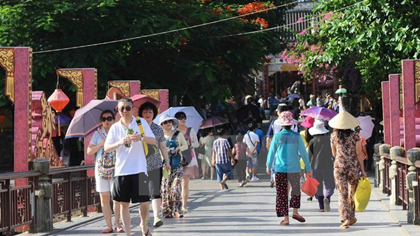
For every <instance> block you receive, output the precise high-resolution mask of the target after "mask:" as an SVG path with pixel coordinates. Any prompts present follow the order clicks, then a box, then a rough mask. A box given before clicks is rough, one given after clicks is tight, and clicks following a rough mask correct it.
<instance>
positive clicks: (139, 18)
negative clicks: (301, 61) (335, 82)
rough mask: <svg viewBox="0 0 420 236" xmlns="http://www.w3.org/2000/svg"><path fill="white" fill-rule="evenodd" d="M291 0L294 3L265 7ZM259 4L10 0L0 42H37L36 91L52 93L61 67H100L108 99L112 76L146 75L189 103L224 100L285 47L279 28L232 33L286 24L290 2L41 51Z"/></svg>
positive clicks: (147, 83) (0, 19)
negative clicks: (272, 8) (273, 7)
mask: <svg viewBox="0 0 420 236" xmlns="http://www.w3.org/2000/svg"><path fill="white" fill-rule="evenodd" d="M286 2H291V1H290V0H274V1H270V2H258V3H259V4H260V5H258V7H263V8H264V7H265V8H269V7H270V6H272V5H271V4H275V5H280V4H284V3H286ZM247 4H248V5H247ZM261 4H263V5H261ZM245 6H247V8H246V9H245ZM255 6H256V5H255V4H254V1H239V0H237V1H234V0H230V1H222V0H219V1H217V0H214V1H209V0H178V1H176V0H172V1H168V0H50V1H45V0H23V1H17V0H6V1H4V0H3V1H2V6H0V45H1V46H30V47H32V48H33V51H34V52H35V54H34V66H33V68H34V76H33V78H34V89H37V90H44V91H46V92H47V94H51V92H52V90H53V89H54V88H53V87H52V86H50V85H51V84H53V83H54V82H53V81H55V78H56V77H55V69H56V68H80V67H82V68H83V67H95V68H97V69H98V77H99V95H100V97H103V96H104V94H105V92H106V89H107V81H109V80H115V79H129V80H138V79H139V80H141V82H142V88H168V89H169V90H170V94H171V96H174V95H177V96H178V97H184V103H190V104H194V102H193V101H199V100H200V99H203V98H205V99H206V100H207V101H216V100H219V99H223V98H225V97H228V96H230V95H232V94H233V93H234V92H240V91H242V90H243V87H244V84H245V83H247V82H248V79H250V76H249V75H250V74H251V73H250V72H251V71H252V69H260V68H261V66H262V64H263V59H264V58H265V56H266V55H268V54H272V53H278V52H279V51H281V50H282V46H281V45H280V44H279V43H278V38H279V36H280V33H279V32H274V31H268V32H264V33H258V34H252V35H242V36H231V37H224V36H225V35H232V34H238V33H242V32H248V31H255V30H259V29H261V28H262V27H267V26H270V27H271V26H275V25H281V24H283V20H282V19H283V18H282V15H283V14H284V13H285V11H286V10H287V8H278V9H276V10H272V11H267V12H262V13H258V14H255V15H252V16H246V17H244V18H242V19H233V20H228V21H223V22H220V23H217V24H210V25H206V26H204V27H198V28H194V29H189V30H180V31H176V32H173V33H170V34H164V35H158V36H153V37H147V38H142V39H138V40H132V41H125V42H119V43H114V44H107V45H102V46H96V47H88V48H80V49H77V50H65V51H58V52H51V53H39V54H37V53H36V52H42V51H44V50H49V49H56V48H66V47H73V46H79V45H86V44H92V43H99V42H106V41H112V40H118V39H124V38H130V37H136V36H140V35H148V34H155V33H159V32H164V31H168V30H175V29H179V28H183V27H187V26H193V25H198V24H203V23H206V22H212V21H215V20H220V19H225V18H228V17H232V16H237V15H238V14H241V13H240V12H241V11H240V10H242V11H248V12H252V11H255V10H258V7H255ZM252 7H254V8H252ZM238 10H239V11H238ZM261 19H263V20H261ZM267 22H268V25H266V23H267ZM3 88H4V86H3ZM3 88H2V89H3ZM2 99H3V100H2V101H3V102H4V97H3V98H2Z"/></svg>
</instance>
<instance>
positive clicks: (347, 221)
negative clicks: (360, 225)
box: [340, 220, 350, 229]
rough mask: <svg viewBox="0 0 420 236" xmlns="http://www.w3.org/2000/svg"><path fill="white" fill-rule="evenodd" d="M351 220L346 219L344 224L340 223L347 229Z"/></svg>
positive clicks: (342, 227) (341, 226)
mask: <svg viewBox="0 0 420 236" xmlns="http://www.w3.org/2000/svg"><path fill="white" fill-rule="evenodd" d="M349 224H350V221H349V220H346V221H344V223H343V224H342V225H340V228H341V229H347V228H348V227H349Z"/></svg>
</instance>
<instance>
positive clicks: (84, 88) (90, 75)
mask: <svg viewBox="0 0 420 236" xmlns="http://www.w3.org/2000/svg"><path fill="white" fill-rule="evenodd" d="M57 74H58V75H60V76H62V77H64V78H67V79H68V80H70V82H72V83H73V84H74V85H75V86H76V88H77V93H76V97H77V99H76V104H77V106H78V107H79V108H81V107H83V106H85V105H86V104H88V103H89V102H90V101H92V100H93V99H97V96H98V92H97V90H98V73H97V70H96V69H95V68H81V69H58V70H57ZM92 135H93V134H91V135H89V136H88V137H85V139H84V146H85V147H84V149H85V164H86V165H93V164H94V163H95V156H94V155H88V154H87V147H88V146H89V143H90V139H91V138H92ZM93 174H94V172H93V171H92V170H89V171H88V176H93Z"/></svg>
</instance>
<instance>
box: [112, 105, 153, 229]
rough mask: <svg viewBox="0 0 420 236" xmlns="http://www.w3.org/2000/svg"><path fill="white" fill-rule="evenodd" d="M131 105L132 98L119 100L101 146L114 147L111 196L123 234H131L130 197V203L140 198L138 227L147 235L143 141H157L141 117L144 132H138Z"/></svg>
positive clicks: (145, 170)
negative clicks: (115, 119)
mask: <svg viewBox="0 0 420 236" xmlns="http://www.w3.org/2000/svg"><path fill="white" fill-rule="evenodd" d="M133 106H134V104H133V101H132V100H131V99H129V98H123V99H120V100H119V101H118V112H119V114H120V116H121V119H120V120H119V121H118V122H116V123H115V124H114V125H112V127H111V128H110V130H109V133H108V136H107V138H106V141H105V145H104V149H105V152H111V151H113V150H115V151H116V157H117V158H116V159H117V160H116V163H115V174H114V176H115V179H114V185H113V189H112V197H113V200H115V201H117V202H120V203H121V216H122V219H123V223H124V227H125V233H126V235H131V217H130V211H129V205H130V200H131V202H132V203H138V202H140V218H141V230H142V232H143V234H144V235H149V229H148V227H147V226H146V218H147V214H148V213H149V200H150V197H149V187H148V182H147V163H146V157H145V154H144V149H143V142H146V143H149V144H152V145H156V140H155V136H154V134H153V132H152V130H151V129H150V126H149V125H148V124H147V122H146V120H144V119H143V118H140V121H141V124H142V126H143V129H144V136H142V135H141V132H140V129H139V126H138V124H137V122H136V119H135V117H134V116H133V113H134V111H133ZM131 131H132V132H131Z"/></svg>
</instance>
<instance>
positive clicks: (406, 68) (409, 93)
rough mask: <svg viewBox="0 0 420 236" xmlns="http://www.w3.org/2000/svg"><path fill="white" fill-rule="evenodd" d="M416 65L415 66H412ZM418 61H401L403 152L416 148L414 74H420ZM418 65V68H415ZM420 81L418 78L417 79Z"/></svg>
mask: <svg viewBox="0 0 420 236" xmlns="http://www.w3.org/2000/svg"><path fill="white" fill-rule="evenodd" d="M415 63H416V66H415V65H414V64H415ZM419 63H420V61H415V60H403V61H402V72H403V73H402V74H403V76H402V77H403V83H402V91H403V111H404V118H403V119H404V124H403V125H404V147H405V150H409V149H412V148H414V147H416V129H415V127H416V120H415V112H416V111H415V109H416V108H415V105H416V100H417V98H416V96H415V92H416V91H415V78H414V76H415V72H416V70H417V71H418V73H420V64H419ZM417 65H418V66H417ZM419 79H420V78H419Z"/></svg>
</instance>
